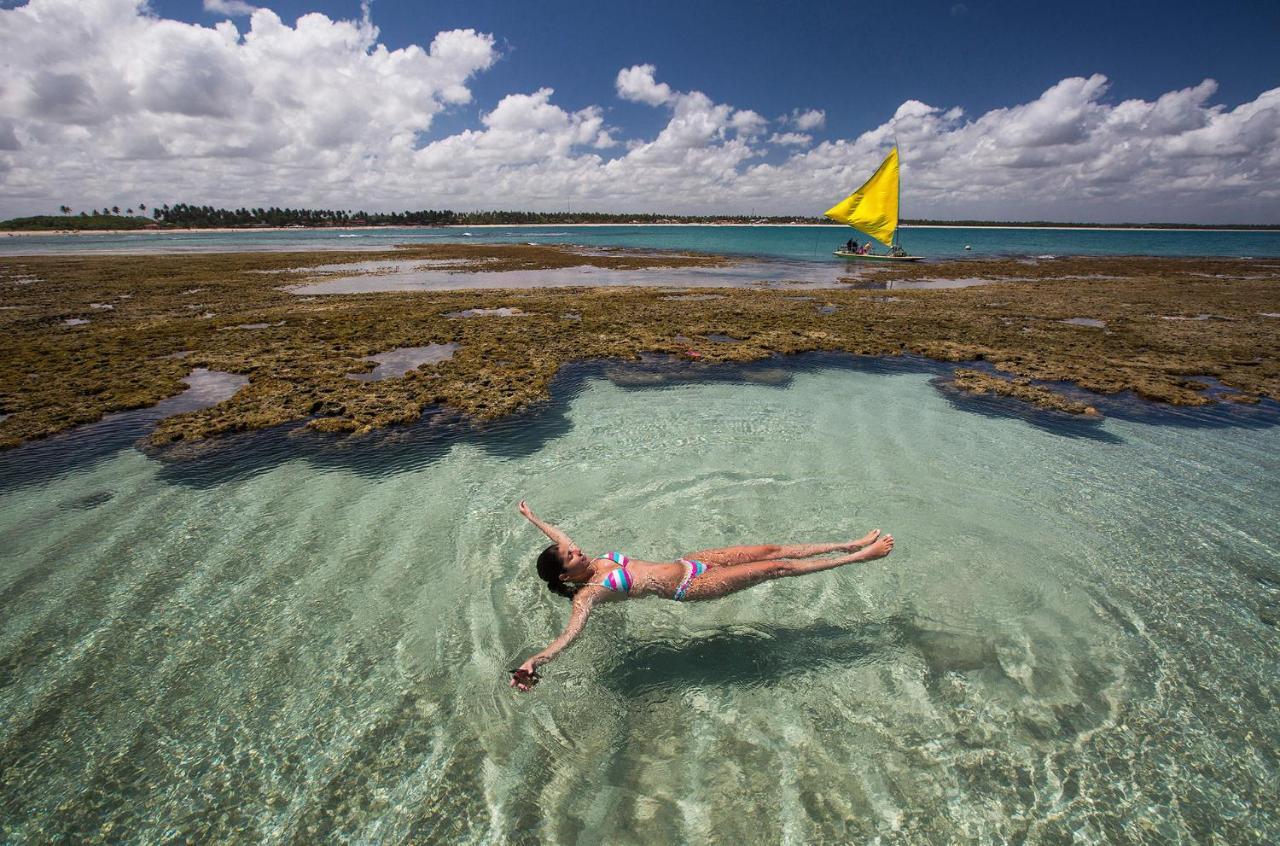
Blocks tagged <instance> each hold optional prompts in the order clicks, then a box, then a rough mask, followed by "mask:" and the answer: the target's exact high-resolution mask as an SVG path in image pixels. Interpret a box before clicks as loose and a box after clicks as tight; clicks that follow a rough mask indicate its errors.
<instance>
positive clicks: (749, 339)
mask: <svg viewBox="0 0 1280 846" xmlns="http://www.w3.org/2000/svg"><path fill="white" fill-rule="evenodd" d="M379 258H386V259H392V258H394V259H423V260H436V261H450V262H451V263H454V266H455V267H456V269H458V270H460V271H463V272H468V271H474V272H493V271H503V270H539V269H556V268H566V267H576V266H582V265H590V266H594V267H603V268H618V269H635V268H649V269H650V270H648V271H647V273H651V274H652V275H653V278H654V280H655V281H656V282H657V283H661V282H662V279H663V272H664V271H663V268H681V267H688V266H709V265H720V266H723V265H726V264H729V263H730V262H729V260H727V259H723V258H719V257H715V256H697V255H683V254H650V253H645V254H640V253H632V252H627V251H622V250H616V251H609V252H600V251H593V252H590V253H580V252H576V251H574V250H573V249H571V248H567V247H553V246H525V245H485V244H477V245H471V244H458V245H454V244H444V245H432V246H424V247H417V246H415V247H412V248H399V249H396V250H391V251H382V252H371V251H360V252H352V253H349V254H347V253H335V252H331V251H326V252H324V253H320V254H317V253H239V254H228V253H218V254H198V255H190V254H188V255H148V256H139V255H121V256H101V255H95V256H56V257H54V256H19V257H9V258H3V259H0V329H2V330H3V332H4V334H5V344H4V346H3V349H2V351H0V447H12V446H15V445H17V444H19V443H21V442H23V441H25V440H30V439H34V438H40V437H45V436H47V435H51V434H53V433H55V432H58V431H62V430H64V429H67V428H69V427H72V426H75V425H78V424H81V423H86V422H89V421H93V420H96V419H98V418H100V417H101V416H102V415H103V414H105V413H108V412H111V411H118V410H123V409H129V408H139V407H143V406H149V405H153V404H155V403H156V402H158V401H160V400H161V399H163V398H165V397H168V396H172V395H174V394H177V393H179V392H181V391H182V390H183V387H184V385H183V381H182V380H183V377H185V376H186V375H187V374H188V373H189V372H190V371H191V369H192V368H197V367H202V368H207V369H210V370H218V371H226V372H232V373H239V374H243V375H245V376H247V377H249V383H248V385H246V386H245V387H244V388H242V389H241V390H240V391H239V392H237V393H236V394H235V396H233V397H232V398H230V399H229V400H226V401H224V402H222V403H220V404H218V405H216V406H214V407H212V408H208V409H204V410H201V411H197V412H192V413H187V414H179V415H175V416H172V417H169V418H166V419H165V420H163V421H162V422H161V423H160V424H159V426H158V427H157V429H156V430H155V432H154V434H153V436H152V439H153V441H155V442H156V443H170V442H175V441H183V440H197V439H200V438H205V437H209V436H212V435H217V434H219V433H223V432H228V431H233V430H242V429H255V428H262V427H267V426H272V425H277V424H281V423H287V422H291V421H303V420H305V421H308V425H310V426H311V427H313V428H316V429H321V430H325V431H352V432H357V431H368V430H370V429H373V428H377V427H380V426H387V425H391V424H396V423H405V422H408V421H411V420H414V419H416V418H417V417H418V416H419V415H420V414H421V412H422V410H423V409H424V408H426V407H427V406H430V405H438V404H439V405H447V406H450V407H452V408H455V409H457V410H459V411H462V412H464V413H466V414H470V415H473V416H475V417H479V418H496V417H500V416H503V415H506V414H509V413H511V412H513V411H516V410H518V409H520V408H522V407H524V406H527V405H529V404H531V403H533V402H536V401H538V400H540V399H542V398H544V397H546V396H547V388H548V385H549V383H550V381H551V379H552V377H553V376H554V375H555V373H556V372H557V370H558V369H559V368H560V367H561V365H562V364H564V363H566V362H569V361H573V360H578V359H594V358H623V359H634V358H636V357H638V356H639V355H640V354H641V353H665V354H670V355H675V356H686V357H690V358H696V359H698V360H699V361H701V362H717V361H748V360H754V359H760V358H764V357H767V356H770V355H773V354H776V353H783V354H785V353H796V352H804V351H810V350H843V351H847V352H851V353H856V354H862V355H875V356H889V355H898V354H901V353H904V352H910V353H915V354H919V355H923V356H927V357H930V358H934V359H940V360H946V361H954V362H963V361H971V360H983V361H986V362H987V363H988V364H989V365H991V367H992V368H994V370H993V371H990V372H977V371H974V372H973V373H970V374H961V375H959V376H958V378H957V379H956V380H955V384H956V386H957V387H960V388H961V389H966V390H971V391H991V392H995V393H999V394H1002V395H1007V396H1014V397H1018V398H1021V399H1024V400H1026V401H1028V402H1032V403H1034V404H1036V405H1040V406H1044V407H1048V408H1057V409H1059V410H1063V411H1068V412H1077V413H1088V411H1087V410H1088V408H1089V406H1088V405H1087V404H1085V403H1079V402H1073V401H1071V400H1067V399H1065V398H1064V397H1062V395H1061V394H1058V393H1056V392H1055V391H1054V390H1053V388H1052V385H1046V384H1044V383H1054V382H1071V383H1075V384H1076V385H1078V386H1080V387H1082V388H1085V389H1088V390H1091V391H1096V392H1100V393H1113V392H1120V391H1126V390H1131V391H1134V392H1136V393H1137V394H1138V395H1139V396H1142V397H1144V398H1146V399H1150V400H1155V401H1158V402H1166V403H1173V404H1177V405H1202V404H1206V403H1210V402H1213V401H1214V400H1213V399H1211V398H1209V397H1207V396H1206V395H1205V393H1204V387H1205V385H1204V383H1203V382H1202V381H1198V380H1199V379H1201V377H1212V379H1213V380H1216V381H1217V382H1220V383H1221V384H1222V385H1223V386H1225V387H1226V388H1229V389H1230V391H1231V393H1230V394H1229V395H1227V398H1229V399H1233V400H1235V401H1242V402H1248V401H1256V400H1257V399H1259V398H1262V397H1269V398H1271V399H1280V321H1277V320H1275V319H1274V318H1273V317H1271V316H1270V315H1274V314H1276V313H1280V260H1246V259H1164V258H1070V259H1052V260H1050V259H1043V260H1016V259H1003V260H991V261H984V260H964V261H953V262H941V263H934V264H929V265H927V266H923V267H911V268H892V269H888V270H885V271H883V272H879V273H876V274H875V275H873V276H870V275H868V274H866V273H863V274H861V275H860V276H859V277H858V282H859V283H865V282H866V281H867V280H868V279H869V278H870V279H874V280H876V281H884V282H892V281H895V280H904V281H905V280H911V279H930V280H939V279H943V280H945V279H965V280H971V279H978V278H981V279H991V280H995V281H994V283H993V284H989V285H979V286H972V287H963V288H952V289H942V290H910V289H902V290H895V291H894V296H893V297H885V296H876V295H875V294H876V292H875V291H873V290H865V289H857V288H854V287H853V286H852V285H848V286H845V287H843V288H839V289H830V290H821V291H812V290H810V291H807V292H805V293H806V295H805V296H800V295H798V294H799V292H795V293H793V292H790V291H788V290H786V288H785V287H784V288H780V289H779V288H772V289H768V290H764V289H739V288H723V289H717V290H716V298H715V299H704V298H698V297H694V296H678V295H676V296H675V297H674V298H673V291H672V289H671V288H662V287H652V288H650V287H644V288H641V287H626V288H618V287H614V288H556V289H538V288H531V289H520V290H505V291H499V290H490V289H486V290H460V291H425V292H403V293H371V294H348V295H325V296H316V297H304V296H298V295H296V294H292V293H289V292H287V291H285V290H284V287H285V286H290V285H297V284H298V283H299V281H300V279H305V278H306V274H305V273H299V272H298V269H299V268H307V267H317V266H320V265H326V266H328V267H327V270H326V273H332V272H333V265H335V264H343V263H351V264H360V263H367V262H369V261H370V260H376V259H379ZM1007 280H1017V281H1007ZM850 281H851V282H852V281H854V280H853V279H852V278H851V279H850ZM673 287H679V286H678V285H674V286H673ZM103 304H107V305H111V306H112V308H110V309H104V308H102V307H101V306H102V305H103ZM490 309H492V310H497V311H493V312H488V313H486V311H485V310H490ZM460 312H467V313H470V314H473V315H475V316H472V317H468V318H467V319H458V318H457V317H456V316H453V315H457V314H458V313H460ZM512 313H520V314H521V315H522V316H521V317H520V318H519V319H513V318H512V317H509V316H502V315H509V314H512ZM90 316H92V320H90V321H89V322H88V323H75V324H73V323H71V322H70V321H76V320H87V319H89V317H90ZM1082 318H1083V319H1086V320H1089V321H1096V322H1097V323H1099V324H1103V325H1105V329H1102V328H1097V327H1096V326H1095V325H1093V324H1090V325H1079V321H1080V319H1082ZM1170 318H1187V319H1170ZM1066 321H1075V322H1074V323H1073V322H1066ZM246 326H252V327H255V328H253V329H240V330H238V331H221V330H223V329H228V328H231V327H246ZM432 344H456V345H457V347H456V352H455V353H454V355H453V357H452V358H450V359H448V360H446V361H440V362H438V363H434V364H428V365H426V366H424V367H423V368H422V369H419V370H414V371H411V372H409V373H407V374H406V375H405V376H404V377H403V378H396V379H385V380H381V381H370V382H358V381H355V380H353V379H349V378H347V374H348V373H352V372H361V371H365V370H367V369H368V367H369V364H368V362H367V361H366V360H365V359H366V357H369V356H374V355H377V354H379V353H385V352H388V351H390V350H393V349H396V348H400V347H424V346H429V345H432ZM1002 375H1007V376H1008V379H1004V378H1002ZM4 415H7V416H4Z"/></svg>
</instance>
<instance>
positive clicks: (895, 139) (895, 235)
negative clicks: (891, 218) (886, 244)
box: [890, 131, 902, 252]
mask: <svg viewBox="0 0 1280 846" xmlns="http://www.w3.org/2000/svg"><path fill="white" fill-rule="evenodd" d="M893 148H894V149H895V150H897V151H898V225H897V226H895V227H893V247H899V246H901V244H899V243H898V230H899V229H901V228H902V148H901V147H899V146H898V133H897V132H896V131H895V132H894V133H893ZM892 250H893V248H892V247H890V252H892Z"/></svg>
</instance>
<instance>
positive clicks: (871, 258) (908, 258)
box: [832, 250, 924, 262]
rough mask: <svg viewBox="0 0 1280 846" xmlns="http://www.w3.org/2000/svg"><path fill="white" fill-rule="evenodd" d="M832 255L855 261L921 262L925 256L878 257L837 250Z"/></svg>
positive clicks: (872, 254) (871, 254)
mask: <svg viewBox="0 0 1280 846" xmlns="http://www.w3.org/2000/svg"><path fill="white" fill-rule="evenodd" d="M832 255H836V256H839V257H840V258H845V259H853V260H854V261H889V262H893V261H920V260H921V259H923V258H924V256H878V255H875V254H874V253H851V252H848V251H846V250H836V251H835V252H834V253H832Z"/></svg>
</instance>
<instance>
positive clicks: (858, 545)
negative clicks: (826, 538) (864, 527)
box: [845, 529, 880, 550]
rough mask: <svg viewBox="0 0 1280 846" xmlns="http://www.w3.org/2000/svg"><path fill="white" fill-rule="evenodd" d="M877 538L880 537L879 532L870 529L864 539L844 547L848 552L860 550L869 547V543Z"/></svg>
mask: <svg viewBox="0 0 1280 846" xmlns="http://www.w3.org/2000/svg"><path fill="white" fill-rule="evenodd" d="M878 537H880V530H879V529H872V530H871V531H869V532H867V534H866V536H865V537H861V538H858V539H857V540H856V541H854V542H852V543H850V544H849V545H848V546H846V547H845V549H848V550H858V549H862V548H863V547H864V546H869V545H870V544H871V542H872V541H874V540H875V539H876V538H878Z"/></svg>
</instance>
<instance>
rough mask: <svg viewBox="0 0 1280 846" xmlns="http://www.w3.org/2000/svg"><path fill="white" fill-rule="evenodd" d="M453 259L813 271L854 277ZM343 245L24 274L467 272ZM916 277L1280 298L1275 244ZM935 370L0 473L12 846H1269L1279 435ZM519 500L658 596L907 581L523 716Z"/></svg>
mask: <svg viewBox="0 0 1280 846" xmlns="http://www.w3.org/2000/svg"><path fill="white" fill-rule="evenodd" d="M471 231H472V232H473V237H475V238H478V239H486V240H503V239H505V240H512V241H521V242H524V241H534V240H539V241H546V242H556V243H564V242H572V243H581V244H589V245H606V244H608V245H623V246H635V247H646V248H680V249H699V250H707V251H711V252H737V251H739V250H741V251H742V252H743V253H744V254H751V255H759V256H768V257H775V258H785V259H788V260H793V261H808V260H814V261H819V260H821V261H826V260H827V256H826V255H824V253H825V252H829V249H830V248H831V247H833V246H834V243H832V242H836V241H839V240H842V239H843V237H845V236H844V235H843V234H842V233H843V231H844V230H838V229H836V228H834V227H832V228H830V229H826V228H814V229H804V228H799V227H771V228H765V227H749V228H748V227H742V228H733V227H727V228H723V229H721V228H712V227H670V228H658V227H654V228H639V227H600V228H595V227H593V228H578V227H561V228H559V229H547V230H546V231H545V232H543V231H539V232H537V233H536V234H535V233H534V232H532V231H531V230H530V229H520V230H519V231H516V230H515V229H513V228H509V227H508V228H496V229H491V230H485V229H477V230H471ZM348 234H356V235H359V236H360V237H359V238H345V239H342V238H339V237H337V234H335V233H332V232H328V231H326V232H296V233H295V232H285V233H251V234H235V235H216V234H207V235H184V236H168V235H162V236H153V235H138V236H74V237H68V238H54V237H39V238H29V239H19V238H6V239H0V245H2V246H3V248H4V250H5V251H11V252H16V253H21V252H30V251H33V250H34V249H36V248H39V249H40V250H53V251H60V250H84V249H110V250H119V249H130V250H135V249H136V250H155V249H241V248H246V247H248V246H252V247H253V248H270V249H286V248H287V249H296V248H304V247H305V248H312V247H321V246H333V247H344V248H345V247H348V246H354V245H357V244H362V243H364V244H368V245H379V246H380V245H384V244H390V243H399V242H405V241H408V240H413V239H427V238H458V237H461V236H460V233H459V232H458V231H447V232H441V231H439V230H412V231H409V230H405V231H402V232H399V233H396V232H389V231H382V230H378V231H375V232H361V233H348ZM905 240H906V243H907V245H908V246H909V247H911V248H912V249H913V250H916V251H918V252H923V253H926V254H929V255H937V256H945V255H952V254H957V255H958V254H960V251H962V248H963V245H964V244H965V243H969V244H971V245H972V246H973V248H974V249H973V253H974V254H985V255H992V254H997V253H1000V252H1004V251H1008V252H1016V253H1019V254H1023V255H1041V254H1046V255H1047V254H1052V255H1080V254H1087V253H1088V254H1093V253H1099V252H1102V253H1106V252H1116V253H1149V254H1160V255H1255V256H1263V255H1270V256H1275V255H1280V234H1276V233H1228V232H1145V231H1144V232H1137V233H1129V232H1080V231H1062V230H1058V231H1042V230H1031V231H1028V230H987V229H982V230H924V229H922V230H918V231H909V232H908V233H907V234H906V236H905ZM23 242H25V246H24V244H23ZM957 245H959V246H958V247H957ZM948 367H949V366H948V365H944V364H939V363H934V362H927V361H920V360H915V359H909V358H903V359H897V360H890V361H885V360H875V359H859V358H854V357H851V356H839V355H805V356H798V357H792V358H779V359H774V360H770V361H765V362H760V363H756V364H753V365H746V366H722V367H706V366H701V365H692V364H690V365H682V366H680V367H675V366H670V367H669V366H665V365H644V366H640V365H628V366H623V365H620V364H614V363H607V362H595V363H586V364H581V365H575V366H572V367H570V368H567V369H566V370H565V371H564V372H563V373H562V374H561V376H560V378H559V379H558V380H557V382H556V384H555V386H554V392H553V399H552V401H551V402H549V403H546V404H544V405H542V406H540V407H538V408H535V409H533V410H531V411H530V412H528V413H525V414H522V415H519V416H517V417H514V418H510V419H507V420H505V421H501V422H499V423H496V424H492V425H489V426H485V427H471V426H467V425H464V424H460V423H458V422H456V421H447V420H445V419H444V418H443V416H442V415H428V416H427V417H426V418H424V420H423V421H422V422H421V423H420V424H418V425H416V426H412V427H407V428H403V429H397V430H388V431H383V432H379V433H375V434H373V435H370V436H365V437H360V438H338V437H333V436H323V435H315V434H310V433H304V432H299V431H294V430H290V429H274V430H268V431H265V432H258V433H250V434H245V435H238V436H234V437H232V438H228V439H225V440H222V441H219V442H217V443H216V444H215V445H214V446H213V448H212V449H209V450H206V451H204V452H202V453H200V454H198V455H196V456H194V457H190V458H187V459H185V460H181V461H174V460H171V459H168V458H165V457H162V456H157V455H154V454H150V453H147V452H144V451H141V450H140V449H139V448H138V447H137V446H136V442H137V441H138V439H139V438H141V437H142V436H143V435H145V433H146V432H147V431H148V428H149V427H150V426H151V425H152V424H153V422H154V420H155V419H157V418H158V417H159V416H162V415H163V414H167V413H172V412H174V411H176V410H180V409H181V408H186V407H191V404H193V403H198V402H200V401H201V399H202V398H201V397H198V396H197V397H187V398H186V399H185V400H184V399H182V398H177V399H175V400H169V401H166V403H167V404H165V405H162V406H161V407H158V408H156V409H151V410H139V411H134V412H126V413H123V414H118V415H113V416H111V417H109V418H107V419H106V420H104V421H102V422H100V423H97V424H92V425H90V426H86V427H82V428H80V429H77V430H74V431H72V432H70V433H66V434H64V435H61V436H58V437H55V438H52V439H49V440H46V441H42V442H37V443H33V444H29V445H26V446H23V447H21V448H18V449H14V450H9V451H6V452H0V843H5V844H9V843H15V844H26V843H63V842H68V843H121V842H129V843H188V842H200V843H253V844H257V843H281V844H284V843H289V844H292V843H319V842H349V843H380V844H393V843H449V844H455V843H457V844H490V843H564V844H630V843H634V844H651V843H731V844H779V843H785V844H811V843H869V842H875V843H909V844H917V843H938V844H951V843H969V842H973V843H1003V842H1010V843H1012V842H1019V843H1021V842H1028V843H1052V844H1058V843H1062V844H1067V843H1097V844H1117V843H1188V844H1190V843H1231V844H1240V843H1258V844H1263V843H1275V842H1277V841H1280V813H1278V812H1277V811H1276V796H1277V795H1280V671H1278V669H1277V668H1280V631H1278V627H1280V521H1278V520H1277V519H1276V515H1277V514H1280V481H1278V480H1280V405H1277V404H1276V403H1273V402H1269V401H1264V402H1262V403H1260V404H1259V405H1257V406H1247V407H1244V406H1231V407H1226V406H1223V407H1218V406H1210V407H1206V408H1201V409H1183V410H1178V409H1170V408H1165V407H1156V406H1153V405H1151V404H1148V403H1145V402H1142V401H1140V400H1137V399H1135V398H1133V397H1128V396H1118V397H1111V398H1096V399H1095V400H1094V401H1095V402H1096V403H1097V405H1098V406H1099V408H1100V410H1101V411H1103V413H1104V415H1105V418H1104V419H1103V420H1102V421H1100V422H1081V421H1078V420H1070V419H1066V418H1064V417H1061V416H1058V415H1053V414H1049V413H1041V412H1036V411H1030V410H1028V409H1027V408H1025V407H1023V406H1020V405H1017V404H1013V403H1010V402H1007V401H1003V400H995V399H989V398H988V399H982V398H965V397H959V396H956V395H954V394H951V393H949V392H947V391H945V390H944V389H943V388H942V387H941V386H940V385H939V383H938V377H940V376H943V375H945V374H946V373H947V371H948ZM222 387H223V388H225V389H227V390H234V389H235V388H236V387H238V385H237V384H236V383H235V382H234V381H227V382H226V383H225V384H223V385H222ZM214 388H215V390H213V391H212V394H211V396H213V397H214V398H216V393H217V391H216V388H217V385H215V386H214ZM209 398H210V397H209V396H206V397H204V398H203V399H204V400H205V401H207V400H208V399H209ZM184 403H187V404H186V405H184ZM521 498H528V499H529V501H530V503H531V504H532V505H533V507H534V508H535V510H537V511H538V512H539V514H541V515H542V516H544V517H545V518H547V519H550V520H552V521H554V522H557V523H559V524H561V525H562V526H563V527H564V528H565V529H566V530H567V531H568V532H569V533H570V534H571V535H572V536H573V537H574V539H575V540H576V541H577V542H578V543H580V544H581V545H582V546H583V547H584V548H585V549H588V550H593V551H599V552H603V551H605V550H611V549H619V550H623V551H624V552H626V553H627V554H629V555H632V556H636V557H640V558H648V559H658V560H662V559H671V558H675V557H677V556H679V555H682V554H685V553H688V552H691V551H693V550H697V549H702V548H706V547H710V546H718V545H732V544H738V543H751V542H806V541H832V540H841V539H849V538H853V537H857V536H860V535H862V534H863V533H865V532H866V531H867V530H868V529H871V528H876V527H879V528H882V529H884V530H886V531H889V532H891V533H892V534H893V535H894V536H895V537H896V538H897V548H896V550H895V551H894V553H893V554H892V555H891V556H890V557H888V558H887V559H883V560H880V561H876V562H872V563H870V564H867V565H852V566H848V567H844V568H841V569H838V570H835V571H831V572H826V573H822V574H817V575H812V576H807V577H803V578H797V579H787V580H782V581H778V582H773V583H769V584H766V585H762V586H759V587H756V588H752V589H750V590H748V591H745V592H742V593H739V594H736V595H734V596H731V597H728V598H724V599H720V600H717V601H713V602H706V603H693V604H678V603H674V602H669V601H663V600H658V599H647V600H643V601H638V602H628V603H622V604H619V605H614V606H609V607H605V608H603V609H601V610H599V611H597V612H596V614H595V615H593V618H592V619H591V621H590V624H589V625H588V627H587V630H586V632H585V633H584V635H583V636H582V637H581V639H580V641H579V642H578V643H577V644H576V645H575V646H574V647H573V648H572V649H570V650H569V651H568V652H567V653H565V654H564V655H563V656H562V657H561V658H560V659H558V660H557V661H555V662H553V663H552V664H550V665H548V666H547V667H546V668H544V681H543V682H542V684H540V685H539V686H538V688H537V689H536V690H535V691H534V692H533V693H532V694H529V695H521V694H518V693H515V692H514V691H512V690H510V689H509V688H508V687H507V686H506V681H507V677H508V676H507V670H508V669H509V668H511V667H515V666H516V665H517V664H519V663H520V661H522V660H523V659H524V658H526V657H527V656H529V655H530V654H532V653H533V652H535V651H537V650H538V649H540V648H541V647H542V646H544V645H545V644H546V643H547V642H548V641H550V640H551V639H552V638H553V637H554V636H555V635H556V634H557V633H558V632H559V631H560V629H561V627H562V626H563V624H564V622H565V620H566V618H567V612H568V603H567V602H565V601H564V600H563V599H560V598H559V597H556V596H554V595H552V594H551V593H549V592H548V591H547V590H546V589H545V587H543V585H542V583H541V582H540V581H539V580H538V579H537V578H536V575H535V573H534V566H533V565H534V558H535V556H536V554H537V552H538V551H539V550H541V549H542V547H543V546H544V545H545V540H544V539H543V538H542V536H541V535H540V534H539V533H538V532H537V531H536V530H535V529H533V528H532V527H531V526H529V525H528V524H527V523H526V522H525V521H524V520H523V519H522V518H520V516H519V515H518V514H517V513H516V504H517V503H518V502H519V500H520V499H521Z"/></svg>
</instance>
